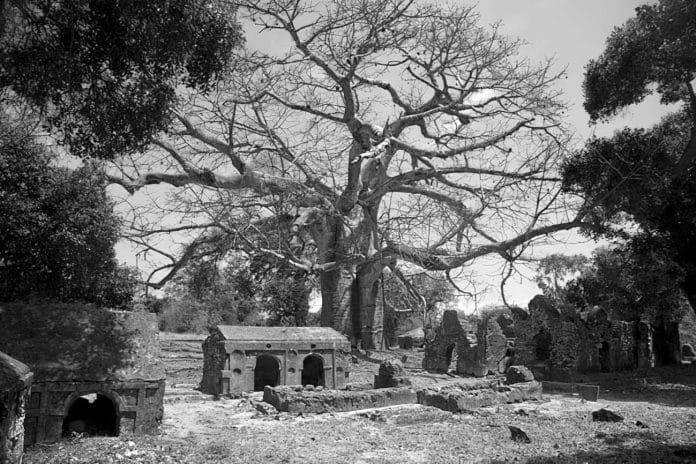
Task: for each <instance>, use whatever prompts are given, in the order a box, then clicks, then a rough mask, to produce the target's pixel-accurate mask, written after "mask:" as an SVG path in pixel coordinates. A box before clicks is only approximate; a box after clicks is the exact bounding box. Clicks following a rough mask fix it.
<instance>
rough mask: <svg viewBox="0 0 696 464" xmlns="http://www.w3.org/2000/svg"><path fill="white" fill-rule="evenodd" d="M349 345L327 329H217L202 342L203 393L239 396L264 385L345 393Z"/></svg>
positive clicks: (242, 327) (248, 327) (227, 326)
mask: <svg viewBox="0 0 696 464" xmlns="http://www.w3.org/2000/svg"><path fill="white" fill-rule="evenodd" d="M348 353H350V342H349V341H348V339H347V338H346V337H344V336H343V335H341V334H340V333H338V332H337V331H335V330H333V329H331V328H327V327H251V326H229V325H219V326H217V327H214V328H212V329H211V330H210V336H208V338H206V339H205V341H204V342H203V356H204V358H203V380H202V381H201V391H202V392H204V393H208V394H212V395H224V396H238V395H240V394H241V393H242V392H247V391H263V389H264V387H265V386H266V385H269V386H272V387H275V386H277V385H312V386H315V387H318V386H321V387H327V388H332V389H339V388H343V387H344V386H345V384H346V382H347V381H348V375H349V371H348V363H347V360H346V356H347V354H348Z"/></svg>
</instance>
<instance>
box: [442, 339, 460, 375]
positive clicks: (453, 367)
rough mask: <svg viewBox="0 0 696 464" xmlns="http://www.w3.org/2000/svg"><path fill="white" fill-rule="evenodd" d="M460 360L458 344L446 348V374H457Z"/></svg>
mask: <svg viewBox="0 0 696 464" xmlns="http://www.w3.org/2000/svg"><path fill="white" fill-rule="evenodd" d="M458 358H459V351H458V350H457V344H456V343H450V344H449V345H447V348H445V363H446V364H447V370H446V372H455V373H456V372H457V360H458Z"/></svg>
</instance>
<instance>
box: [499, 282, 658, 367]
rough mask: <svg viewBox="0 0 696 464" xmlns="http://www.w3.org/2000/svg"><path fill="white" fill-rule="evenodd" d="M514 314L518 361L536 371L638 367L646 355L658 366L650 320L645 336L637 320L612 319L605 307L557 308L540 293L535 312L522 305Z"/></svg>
mask: <svg viewBox="0 0 696 464" xmlns="http://www.w3.org/2000/svg"><path fill="white" fill-rule="evenodd" d="M513 317H514V318H515V331H516V335H517V338H516V340H515V363H518V364H524V365H527V366H529V367H530V368H532V370H533V371H534V372H535V374H536V375H540V376H547V377H561V376H564V375H568V374H571V373H573V372H589V371H604V372H610V371H617V370H625V369H634V368H636V367H638V365H640V359H641V358H642V359H645V360H646V361H645V364H646V365H652V364H650V361H649V358H650V356H651V355H650V352H651V340H650V333H651V332H650V330H651V329H650V327H649V325H647V326H646V328H644V329H643V332H645V334H646V335H645V336H643V337H642V338H641V332H640V330H639V325H638V323H637V322H630V321H612V320H609V318H608V316H607V314H606V312H605V311H604V310H602V309H601V308H594V309H592V310H589V311H585V312H577V311H576V310H575V309H574V308H572V307H560V308H557V307H555V305H554V303H553V302H551V300H549V299H548V298H546V297H544V296H541V295H539V296H536V297H534V299H532V301H530V303H529V311H524V310H521V309H518V310H517V311H514V312H513Z"/></svg>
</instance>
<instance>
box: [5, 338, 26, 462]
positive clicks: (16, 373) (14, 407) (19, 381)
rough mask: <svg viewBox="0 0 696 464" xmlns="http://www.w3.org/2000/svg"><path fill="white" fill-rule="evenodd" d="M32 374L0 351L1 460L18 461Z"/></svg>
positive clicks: (20, 454) (22, 440) (19, 460)
mask: <svg viewBox="0 0 696 464" xmlns="http://www.w3.org/2000/svg"><path fill="white" fill-rule="evenodd" d="M32 378H33V374H32V373H31V372H30V371H29V368H28V367H27V366H26V365H25V364H22V363H21V362H19V361H17V360H16V359H14V358H12V357H10V356H8V355H6V354H5V353H2V352H0V462H1V463H7V464H21V462H22V452H23V449H24V416H25V407H26V397H27V395H28V393H29V388H30V386H31V382H32Z"/></svg>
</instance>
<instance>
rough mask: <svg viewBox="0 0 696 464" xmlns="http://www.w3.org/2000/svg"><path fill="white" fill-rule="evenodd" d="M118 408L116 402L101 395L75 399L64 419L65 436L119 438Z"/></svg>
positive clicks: (89, 395)
mask: <svg viewBox="0 0 696 464" xmlns="http://www.w3.org/2000/svg"><path fill="white" fill-rule="evenodd" d="M118 429H119V416H118V408H117V406H116V404H115V403H114V401H112V400H111V398H109V397H108V396H106V395H103V394H101V393H90V394H87V395H82V396H80V397H77V398H75V400H73V402H72V403H71V404H70V406H69V407H68V413H67V414H66V415H65V418H64V419H63V436H69V435H70V434H71V433H73V432H74V433H83V434H85V435H91V436H104V435H105V436H117V435H118Z"/></svg>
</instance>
